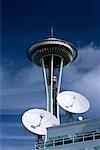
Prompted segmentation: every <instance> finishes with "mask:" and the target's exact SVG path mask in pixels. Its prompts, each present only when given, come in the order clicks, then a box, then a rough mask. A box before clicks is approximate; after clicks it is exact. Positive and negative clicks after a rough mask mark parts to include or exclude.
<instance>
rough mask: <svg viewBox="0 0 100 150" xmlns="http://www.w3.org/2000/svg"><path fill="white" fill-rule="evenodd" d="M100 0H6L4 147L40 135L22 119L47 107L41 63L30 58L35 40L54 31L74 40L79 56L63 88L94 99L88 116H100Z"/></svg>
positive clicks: (28, 146)
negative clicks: (29, 110) (29, 129)
mask: <svg viewBox="0 0 100 150" xmlns="http://www.w3.org/2000/svg"><path fill="white" fill-rule="evenodd" d="M99 5H100V1H99V0H84V1H83V0H82V1H80V0H76V1H73V0H61V1H60V0H55V1H53V0H34V1H33V0H24V1H23V0H20V1H18V0H14V1H13V0H9V1H8V0H1V31H0V32H1V62H0V83H1V87H0V103H1V107H0V116H1V122H0V126H1V127H2V130H1V137H0V139H1V147H2V149H3V150H16V149H17V148H18V149H19V150H21V149H24V150H32V149H33V142H34V141H35V138H36V137H35V136H34V135H33V134H32V133H31V132H29V131H27V130H26V129H25V128H24V127H23V125H22V123H21V116H22V114H23V113H24V112H25V111H26V110H28V109H30V108H45V101H46V98H45V90H44V82H43V74H42V70H41V68H39V67H37V66H36V65H34V64H31V62H29V60H28V58H27V56H26V50H27V48H28V47H29V46H30V44H32V43H33V42H35V41H37V40H40V39H45V38H48V37H50V27H51V26H53V27H54V36H55V37H57V38H61V39H64V40H67V41H70V42H72V43H73V44H74V45H75V46H76V47H77V50H78V57H77V59H76V60H75V61H74V62H73V63H72V64H70V65H69V66H67V67H64V70H63V79H62V87H61V90H74V91H76V92H80V93H81V94H83V95H84V96H86V97H87V98H88V99H89V101H90V104H91V108H90V110H89V111H88V112H87V113H86V114H84V116H85V118H86V119H92V118H99V117H100V77H99V75H100V10H99Z"/></svg>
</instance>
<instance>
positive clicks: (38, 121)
mask: <svg viewBox="0 0 100 150" xmlns="http://www.w3.org/2000/svg"><path fill="white" fill-rule="evenodd" d="M22 123H23V124H24V126H25V127H26V128H27V129H28V130H29V131H31V132H33V133H35V134H38V135H46V134H47V129H46V128H48V127H52V126H55V125H58V121H57V118H56V117H55V116H54V115H52V114H51V113H50V112H47V111H45V110H42V109H30V110H28V111H26V112H25V113H24V114H23V116H22Z"/></svg>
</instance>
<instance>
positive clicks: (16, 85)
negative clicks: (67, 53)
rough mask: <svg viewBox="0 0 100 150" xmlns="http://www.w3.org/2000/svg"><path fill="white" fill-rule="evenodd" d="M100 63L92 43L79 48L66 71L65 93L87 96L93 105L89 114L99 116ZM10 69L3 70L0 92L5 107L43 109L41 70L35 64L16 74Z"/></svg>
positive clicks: (63, 83)
mask: <svg viewBox="0 0 100 150" xmlns="http://www.w3.org/2000/svg"><path fill="white" fill-rule="evenodd" d="M99 64H100V49H99V48H97V47H94V46H93V45H92V44H90V45H88V46H86V47H83V48H79V49H78V57H77V59H76V60H75V61H74V62H72V63H71V64H70V65H68V66H65V67H64V69H63V70H64V71H63V82H62V90H74V91H77V92H80V93H81V94H83V95H84V96H86V97H87V98H88V99H89V100H90V102H91V110H90V112H91V111H95V110H98V112H99V116H100V111H99V107H100V101H99V99H100V94H99V93H100V92H99V91H100V77H99V75H100V66H99ZM13 66H14V65H13ZM11 68H12V70H11V69H8V68H5V69H4V70H2V73H3V76H2V81H3V82H2V84H3V86H2V87H3V89H1V91H0V94H1V95H2V96H3V97H2V108H4V109H6V108H9V109H13V108H26V107H27V108H28V107H29V106H30V107H31V106H33V107H34V106H37V107H38V106H40V105H41V106H43V105H44V103H45V96H44V91H45V88H44V81H43V74H42V70H41V68H40V67H37V66H35V65H32V66H31V67H24V68H22V69H20V70H18V71H17V72H16V73H15V72H14V71H13V67H12V66H11ZM41 99H42V100H41ZM96 108H97V109H96Z"/></svg>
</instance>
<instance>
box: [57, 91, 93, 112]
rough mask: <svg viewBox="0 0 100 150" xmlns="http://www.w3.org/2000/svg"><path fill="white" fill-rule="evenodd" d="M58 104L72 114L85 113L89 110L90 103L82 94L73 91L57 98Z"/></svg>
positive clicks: (62, 93) (60, 94)
mask: <svg viewBox="0 0 100 150" xmlns="http://www.w3.org/2000/svg"><path fill="white" fill-rule="evenodd" d="M57 102H58V104H59V105H60V106H61V107H62V108H63V109H64V110H66V111H68V112H71V113H84V112H86V111H88V110H89V108H90V104H89V101H88V100H87V99H86V98H85V97H84V96H83V95H81V94H79V93H76V92H73V91H64V92H61V93H59V94H58V96H57Z"/></svg>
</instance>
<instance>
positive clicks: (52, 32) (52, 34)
mask: <svg viewBox="0 0 100 150" xmlns="http://www.w3.org/2000/svg"><path fill="white" fill-rule="evenodd" d="M53 36H54V31H53V27H51V37H52V38H53Z"/></svg>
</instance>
